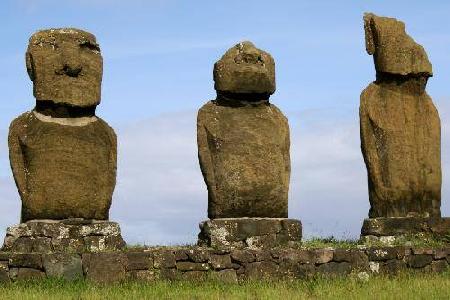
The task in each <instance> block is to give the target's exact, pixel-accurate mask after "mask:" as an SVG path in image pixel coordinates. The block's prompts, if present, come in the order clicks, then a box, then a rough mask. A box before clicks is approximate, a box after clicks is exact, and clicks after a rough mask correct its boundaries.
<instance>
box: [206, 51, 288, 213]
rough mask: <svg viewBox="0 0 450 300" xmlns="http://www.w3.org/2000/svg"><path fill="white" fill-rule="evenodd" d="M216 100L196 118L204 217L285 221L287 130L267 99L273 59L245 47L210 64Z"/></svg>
mask: <svg viewBox="0 0 450 300" xmlns="http://www.w3.org/2000/svg"><path fill="white" fill-rule="evenodd" d="M214 81H215V88H216V91H217V99H216V100H213V101H210V102H208V103H207V104H205V105H204V106H203V107H202V108H201V109H200V111H199V113H198V119H197V138H198V150H199V159H200V166H201V170H202V173H203V177H204V179H205V182H206V184H207V186H208V195H209V202H208V216H209V217H210V218H224V217H287V202H288V189H289V173H290V162H289V126H288V122H287V119H286V117H285V116H284V115H283V114H282V113H281V111H280V110H279V109H278V108H277V107H276V106H275V105H273V104H271V103H269V96H270V95H271V94H272V93H273V92H274V91H275V64H274V61H273V58H272V57H271V56H270V55H269V54H268V53H266V52H264V51H261V50H259V49H257V48H255V46H254V45H253V44H251V43H249V42H243V43H240V44H237V45H236V46H234V47H233V48H231V49H230V50H228V51H227V52H226V53H225V55H224V56H223V57H222V58H221V59H220V60H219V61H218V62H217V63H216V64H215V66H214Z"/></svg>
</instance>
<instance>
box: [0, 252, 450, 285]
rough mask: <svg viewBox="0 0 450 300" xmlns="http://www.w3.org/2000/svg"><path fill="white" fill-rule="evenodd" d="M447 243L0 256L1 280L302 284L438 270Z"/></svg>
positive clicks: (447, 255) (444, 263)
mask: <svg viewBox="0 0 450 300" xmlns="http://www.w3.org/2000/svg"><path fill="white" fill-rule="evenodd" d="M449 261H450V245H448V246H442V247H439V248H438V247H436V248H430V247H427V248H417V247H404V246H401V247H369V248H360V247H358V248H352V249H333V248H321V249H302V248H289V247H281V248H276V249H264V250H263V249H254V250H251V249H230V248H228V249H213V248H205V247H196V246H194V247H192V246H184V247H145V248H141V249H127V250H126V251H113V252H101V253H47V254H41V253H13V252H0V285H1V284H2V282H9V281H17V280H27V279H40V278H46V277H62V278H64V279H67V280H72V279H77V278H80V279H83V278H84V279H87V280H89V281H94V282H103V283H106V282H118V281H126V280H137V281H154V280H186V281H188V280H189V281H202V280H206V279H209V278H211V279H213V280H218V281H222V282H241V281H247V280H292V279H305V280H308V279H310V278H312V277H313V276H315V275H319V276H324V277H335V276H345V277H347V278H348V277H349V276H355V277H357V278H366V279H367V278H369V277H372V276H375V275H376V274H386V275H395V274H397V273H400V274H402V273H404V272H408V271H412V272H425V273H430V272H443V271H446V270H447V269H448V267H449Z"/></svg>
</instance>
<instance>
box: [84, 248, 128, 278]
mask: <svg viewBox="0 0 450 300" xmlns="http://www.w3.org/2000/svg"><path fill="white" fill-rule="evenodd" d="M126 268H127V258H126V255H125V254H122V253H89V254H84V255H83V270H84V273H85V274H86V279H88V280H92V281H95V282H101V283H108V282H117V281H122V280H125V279H126Z"/></svg>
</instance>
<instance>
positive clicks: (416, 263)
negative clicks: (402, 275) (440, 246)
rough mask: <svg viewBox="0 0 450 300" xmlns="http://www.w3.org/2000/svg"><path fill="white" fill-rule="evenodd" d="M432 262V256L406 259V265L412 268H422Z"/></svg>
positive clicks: (419, 255) (416, 256) (420, 255)
mask: <svg viewBox="0 0 450 300" xmlns="http://www.w3.org/2000/svg"><path fill="white" fill-rule="evenodd" d="M432 261H433V256H432V255H427V254H416V255H411V256H410V257H409V258H408V265H409V266H410V267H412V268H423V267H425V266H427V265H429V264H430V263H431V262H432Z"/></svg>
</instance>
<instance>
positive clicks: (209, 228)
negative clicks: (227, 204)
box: [198, 218, 302, 249]
mask: <svg viewBox="0 0 450 300" xmlns="http://www.w3.org/2000/svg"><path fill="white" fill-rule="evenodd" d="M199 226H200V233H199V235H198V245H201V246H209V247H214V248H221V247H231V248H238V249H240V248H249V249H260V248H272V247H275V246H280V245H286V244H289V242H299V241H300V240H301V238H302V223H301V222H300V221H299V220H295V219H286V218H223V219H213V220H206V221H203V222H201V223H200V225H199Z"/></svg>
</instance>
